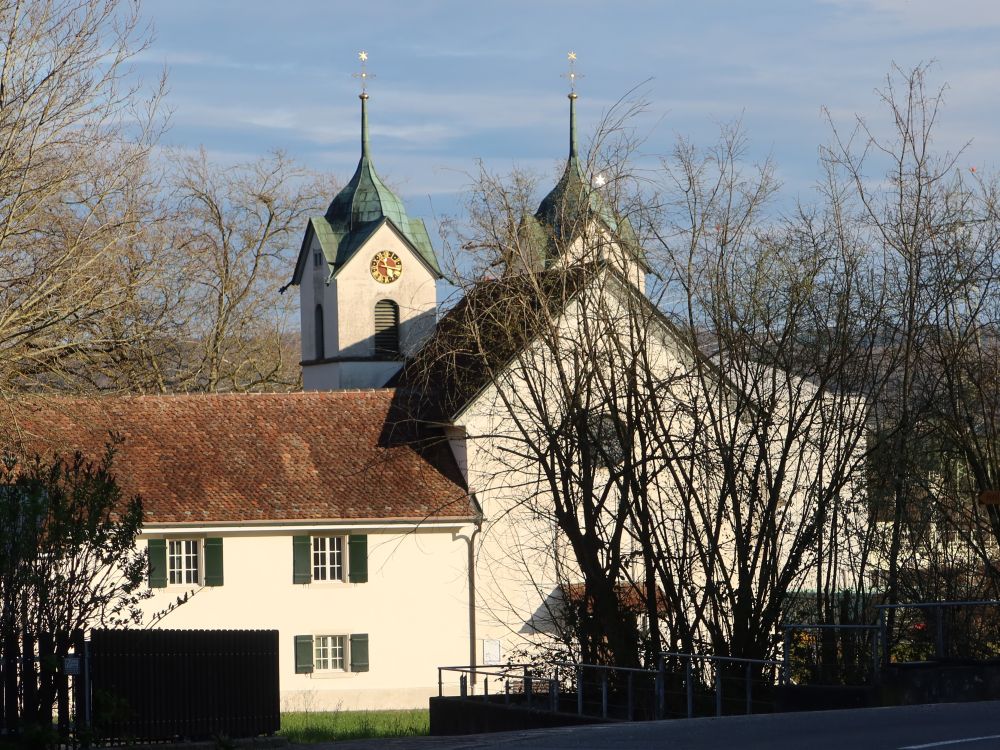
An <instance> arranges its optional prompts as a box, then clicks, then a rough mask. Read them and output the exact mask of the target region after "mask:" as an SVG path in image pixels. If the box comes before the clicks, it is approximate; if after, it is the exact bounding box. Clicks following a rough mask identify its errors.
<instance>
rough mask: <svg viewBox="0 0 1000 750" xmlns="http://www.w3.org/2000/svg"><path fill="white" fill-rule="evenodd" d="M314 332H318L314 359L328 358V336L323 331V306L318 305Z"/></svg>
mask: <svg viewBox="0 0 1000 750" xmlns="http://www.w3.org/2000/svg"><path fill="white" fill-rule="evenodd" d="M314 330H315V332H316V341H315V348H316V356H315V357H314V359H323V358H324V357H326V335H325V334H324V331H323V305H316V321H315V329H314Z"/></svg>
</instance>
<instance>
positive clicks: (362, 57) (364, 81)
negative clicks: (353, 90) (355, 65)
mask: <svg viewBox="0 0 1000 750" xmlns="http://www.w3.org/2000/svg"><path fill="white" fill-rule="evenodd" d="M358 60H359V61H360V62H361V70H360V71H359V72H357V73H355V74H354V77H355V78H359V79H361V98H362V99H367V98H368V79H369V78H374V77H375V74H374V73H369V72H368V53H367V52H366V51H365V50H361V51H360V52H358Z"/></svg>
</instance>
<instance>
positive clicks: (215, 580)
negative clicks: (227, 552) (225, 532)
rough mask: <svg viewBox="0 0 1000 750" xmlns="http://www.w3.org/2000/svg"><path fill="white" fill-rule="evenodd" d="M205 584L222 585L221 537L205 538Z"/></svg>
mask: <svg viewBox="0 0 1000 750" xmlns="http://www.w3.org/2000/svg"><path fill="white" fill-rule="evenodd" d="M205 585H206V586H221V585H222V537H209V538H207V539H206V540H205Z"/></svg>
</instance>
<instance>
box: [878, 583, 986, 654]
mask: <svg viewBox="0 0 1000 750" xmlns="http://www.w3.org/2000/svg"><path fill="white" fill-rule="evenodd" d="M998 607H1000V600H996V599H985V600H969V601H943V602H908V603H905V604H880V605H877V606H876V607H875V608H876V609H877V610H878V625H877V627H878V628H879V632H880V634H881V638H880V640H881V643H882V663H883V664H884V665H886V666H888V665H889V664H891V663H893V661H897V662H898V661H928V660H931V659H934V660H937V661H940V660H943V659H955V658H960V659H961V658H964V659H985V658H992V657H995V656H997V655H998V647H997V644H998V643H1000V618H998V617H997V611H996V609H997V608H998ZM983 609H988V610H992V611H991V612H989V613H984V612H983ZM890 612H891V613H892V620H893V628H892V630H893V632H891V633H890V632H889V619H890V617H889V613H890ZM984 615H985V616H984ZM894 656H895V657H897V658H896V659H894V658H893V657H894Z"/></svg>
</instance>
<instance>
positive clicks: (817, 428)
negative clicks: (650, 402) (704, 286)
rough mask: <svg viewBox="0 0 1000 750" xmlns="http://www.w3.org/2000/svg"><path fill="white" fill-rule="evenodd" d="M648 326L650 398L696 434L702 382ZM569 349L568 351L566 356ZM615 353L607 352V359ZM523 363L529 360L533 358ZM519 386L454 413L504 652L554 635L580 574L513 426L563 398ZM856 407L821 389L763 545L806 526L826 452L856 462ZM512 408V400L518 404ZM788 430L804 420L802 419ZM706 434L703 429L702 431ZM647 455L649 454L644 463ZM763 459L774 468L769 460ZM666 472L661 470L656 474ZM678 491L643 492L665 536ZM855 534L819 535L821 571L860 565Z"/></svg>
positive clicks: (484, 604)
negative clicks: (657, 393)
mask: <svg viewBox="0 0 1000 750" xmlns="http://www.w3.org/2000/svg"><path fill="white" fill-rule="evenodd" d="M616 283H617V282H616ZM610 289H611V287H609V288H608V289H606V290H605V292H607V293H610V291H609V290H610ZM602 309H604V310H605V311H610V314H612V315H613V314H615V313H614V312H613V311H614V310H615V303H614V302H613V300H612V301H611V302H606V303H605V304H604V306H603V308H602ZM586 314H588V310H587V309H586V306H583V307H581V306H580V305H579V304H576V305H571V306H570V307H569V308H568V309H567V312H566V314H565V316H564V320H563V322H562V324H561V327H560V338H561V341H562V345H563V346H564V347H565V349H566V352H567V355H569V354H570V353H571V352H572V351H573V350H574V349H575V348H576V347H575V346H574V341H576V338H575V337H576V336H578V335H579V334H578V333H575V331H580V330H582V328H581V325H580V321H579V317H580V316H582V315H586ZM628 320H629V316H628V315H624V314H623V315H622V316H621V318H620V321H621V323H620V324H621V325H626V326H627V325H628V322H627V321H628ZM651 326H652V330H653V331H654V332H656V333H655V334H654V335H649V336H648V337H647V338H646V342H647V347H648V349H647V351H648V354H647V355H646V356H647V357H648V363H649V366H650V367H651V368H652V370H653V371H654V372H656V373H658V376H659V380H660V382H661V383H662V384H663V388H664V389H665V390H666V392H667V393H666V396H665V397H661V399H660V401H659V403H660V404H661V407H662V408H665V409H667V410H668V411H669V412H670V413H669V415H666V416H669V419H665V420H664V423H669V424H670V425H671V430H672V431H673V432H674V433H675V434H676V436H677V440H678V441H680V442H681V444H684V441H685V440H687V439H689V438H688V436H690V435H692V434H694V433H695V432H696V430H694V424H695V423H694V421H693V420H694V419H695V418H701V419H704V420H707V419H709V418H710V416H709V412H708V411H706V410H704V409H701V410H699V411H698V412H697V414H699V415H700V416H699V417H696V416H695V412H693V411H692V409H691V404H694V403H698V400H699V399H702V398H704V390H703V386H700V385H699V381H698V379H697V378H696V376H695V370H694V368H693V360H692V359H691V354H690V353H689V352H687V351H686V350H685V349H684V348H683V347H681V346H680V345H679V344H678V343H677V342H676V341H675V340H674V339H673V338H672V337H671V336H670V335H668V334H667V333H666V329H664V328H662V327H661V326H660V325H659V324H658V323H656V322H654V321H651ZM533 357H534V358H537V360H536V361H537V365H536V366H534V369H536V370H537V371H538V372H543V371H545V370H546V368H549V369H550V370H551V365H550V364H546V359H551V355H550V354H549V353H548V352H545V351H544V350H543V348H542V347H540V346H538V345H536V346H535V347H534V348H533V349H532V350H529V352H528V353H527V354H525V355H523V356H522V357H521V362H522V363H530V362H532V358H533ZM570 359H571V357H570V356H567V358H566V361H567V362H568V361H569V360H570ZM613 359H614V358H613V357H609V361H613ZM518 366H519V365H517V364H515V365H514V370H513V372H516V369H517V367H518ZM527 366H528V367H532V365H530V364H528V365H527ZM564 366H565V362H564ZM570 380H572V377H570ZM774 385H775V388H776V389H777V390H778V392H779V393H784V394H790V393H795V392H796V390H797V389H801V393H802V395H801V397H802V398H804V399H808V398H811V397H812V395H813V394H811V392H810V391H809V389H810V388H813V386H812V385H811V384H810V383H808V382H804V381H794V382H792V383H790V382H789V381H786V380H783V379H781V378H776V379H775V381H774ZM730 387H733V385H731V384H724V383H720V384H719V390H718V393H719V394H725V393H726V390H727V389H728V388H730ZM499 388H506V389H507V398H506V403H505V399H504V398H502V397H501V394H500V393H499V392H498V389H499ZM527 391H528V387H527V385H526V384H525V383H520V384H519V383H518V377H517V375H516V374H514V375H512V376H511V377H510V378H507V379H504V378H503V377H501V378H500V379H499V382H497V383H495V384H494V385H493V386H491V387H490V388H488V389H486V391H484V392H483V393H482V394H481V395H480V396H479V397H478V398H477V399H476V400H475V402H474V403H473V404H472V405H471V406H470V407H469V408H468V409H466V411H465V412H464V413H463V414H462V415H460V417H459V419H458V420H457V421H458V422H459V423H460V424H461V426H462V427H464V429H465V431H466V433H467V436H468V437H467V440H466V446H465V454H466V460H467V465H468V481H469V486H470V487H471V488H472V489H473V490H474V491H475V492H476V496H477V498H478V500H479V502H480V504H481V505H482V507H483V512H484V523H483V531H482V534H481V536H480V543H479V545H478V548H477V571H478V573H477V575H478V580H477V597H478V610H477V614H478V618H479V619H478V624H477V636H478V637H479V638H481V639H483V640H494V639H495V640H500V641H501V642H502V648H503V652H504V654H507V655H509V654H510V652H511V651H512V650H513V649H517V648H524V647H526V646H529V645H530V644H531V643H534V642H538V641H542V640H545V639H546V638H550V637H551V636H552V635H554V634H555V629H553V628H551V627H549V625H550V623H546V622H545V619H546V616H547V615H550V614H551V613H552V612H553V610H556V611H557V610H558V607H559V604H560V602H559V601H558V598H557V597H556V596H554V595H556V594H557V592H558V585H559V583H560V582H562V583H574V582H578V581H580V580H582V578H581V577H580V576H579V574H578V573H576V572H575V571H576V566H575V563H574V561H573V556H572V554H571V553H570V551H569V550H567V549H565V541H560V540H561V539H562V535H561V534H560V532H559V531H558V530H557V529H556V528H555V524H554V522H553V521H552V520H551V515H550V513H549V512H548V508H550V507H551V503H552V500H551V498H549V496H548V494H547V485H546V480H545V477H543V476H541V475H540V473H539V467H538V466H537V465H535V464H532V462H531V461H530V460H527V459H524V458H521V457H520V456H521V455H523V454H524V453H525V452H526V450H525V447H526V446H525V437H524V436H523V435H522V434H521V433H520V431H519V430H518V429H517V427H516V426H515V417H516V418H517V419H522V420H524V421H525V422H526V423H527V424H531V423H532V419H533V416H532V414H531V413H530V410H531V405H532V404H533V403H538V402H541V403H552V404H558V403H559V399H560V398H561V396H560V394H558V393H555V392H554V393H553V394H551V399H548V398H538V394H537V392H536V393H535V398H534V399H532V398H530V397H528V393H527ZM536 391H537V386H536ZM719 397H720V398H724V397H725V396H724V395H720V396H719ZM511 403H514V404H518V403H520V404H521V405H522V407H520V408H522V409H523V413H520V414H514V413H512V406H511ZM671 404H675V406H671ZM862 406H863V404H859V403H858V400H857V398H856V397H852V396H839V395H834V396H828V397H826V398H825V399H824V400H823V401H822V402H821V403H820V406H819V407H818V410H819V411H820V414H819V415H817V417H816V418H815V422H814V424H813V427H812V429H811V430H810V431H808V432H807V433H806V434H805V435H801V436H799V437H798V438H796V441H795V443H794V445H793V447H792V449H791V451H790V463H791V465H792V466H791V467H789V466H788V465H786V466H785V467H784V470H786V471H788V470H794V471H795V472H797V476H796V481H794V482H791V483H789V484H788V486H787V487H786V488H785V489H786V494H785V496H784V497H785V499H784V503H785V505H784V508H785V510H784V512H783V513H781V514H780V515H779V522H780V523H782V524H784V525H783V526H782V527H781V529H780V530H779V537H778V538H776V539H775V540H774V545H773V547H772V553H773V554H774V555H776V556H777V559H778V560H781V561H783V560H786V559H788V556H789V555H790V553H791V545H792V542H793V540H794V538H795V535H796V530H797V529H799V528H801V527H802V526H803V524H804V523H805V522H806V520H807V517H808V516H809V515H810V514H814V513H816V512H817V508H818V506H817V503H818V502H819V500H818V499H817V497H816V487H815V485H816V483H817V482H818V481H820V479H819V478H820V477H821V476H823V475H824V473H826V474H828V473H829V469H830V468H831V467H832V464H833V463H834V462H837V461H840V460H843V459H844V458H845V455H844V454H845V452H847V453H850V455H849V456H847V457H846V460H848V461H853V462H860V456H861V454H862V453H863V449H864V445H863V444H851V443H850V441H849V440H848V439H847V436H846V434H844V433H846V432H848V430H845V429H844V427H845V426H847V425H851V424H855V425H856V424H859V423H858V422H852V421H851V420H854V419H857V418H858V417H859V416H861V417H862V418H863V408H861V407H862ZM518 408H519V407H517V406H514V407H513V409H514V410H515V411H516V410H517V409H518ZM789 409H790V405H789V404H788V403H783V402H782V400H781V399H780V398H779V400H778V402H777V406H776V409H775V413H774V414H773V417H774V419H775V422H776V423H777V425H778V427H777V428H776V429H775V432H774V436H773V441H774V454H773V455H774V456H775V459H774V460H775V464H776V463H777V460H778V459H777V456H778V455H780V451H781V449H782V446H781V445H780V441H781V430H780V425H781V423H782V421H783V420H784V421H787V420H788V411H789ZM719 413H721V414H722V415H723V416H722V417H721V418H724V419H725V418H726V417H725V416H724V415H726V414H727V413H728V414H731V413H732V412H731V410H726V409H725V408H722V409H721V410H719ZM543 419H544V418H543ZM706 424H707V423H706ZM731 427H732V429H736V430H737V431H738V430H739V429H741V428H740V425H739V424H738V423H737V424H735V425H732V426H731ZM727 429H728V428H727ZM748 429H749V427H748ZM796 429H801V426H799V427H797V428H796ZM708 434H711V430H709V431H708ZM505 436H507V437H505ZM862 442H863V441H862ZM820 446H821V447H820ZM708 447H710V446H708ZM655 463H656V461H655V457H654V459H653V464H654V465H655ZM708 463H710V462H708ZM772 468H773V469H777V466H776V465H775V466H773V467H772ZM821 469H825V471H821ZM663 476H664V477H666V476H668V474H667V473H666V472H664V473H663ZM719 480H720V477H719V476H717V475H713V474H712V472H711V470H710V467H709V465H708V464H706V466H705V467H704V470H702V471H696V472H694V473H693V474H692V475H691V477H690V481H691V482H692V485H691V486H690V488H688V489H689V490H690V491H692V492H695V493H696V494H697V495H699V496H701V497H702V498H704V499H705V501H707V502H711V498H712V497H713V488H714V496H715V497H718V496H720V492H721V490H720V488H719V486H718V485H719ZM683 492H684V488H683V487H682V486H675V485H674V484H673V482H671V481H670V480H669V479H664V482H663V486H662V487H661V488H659V489H657V490H656V491H655V493H654V494H653V495H652V496H651V506H652V507H653V508H654V509H658V510H657V511H656V512H657V513H660V514H661V517H660V518H658V523H659V524H660V527H662V528H663V529H664V530H665V532H664V533H665V534H667V535H668V536H669V535H670V534H671V533H673V534H675V535H676V536H677V538H678V539H680V538H681V537H682V535H684V534H685V524H686V523H688V522H686V521H684V520H683V519H684V516H683V514H681V515H677V514H676V513H675V511H677V510H678V509H680V508H681V507H683V503H682V502H681V501H680V500H679V498H680V495H681V494H682V493H683ZM850 493H851V489H850V488H845V490H844V497H843V498H842V500H843V502H842V504H841V508H840V511H839V512H840V518H839V522H840V523H841V524H842V527H843V526H845V525H846V524H848V523H852V524H855V525H856V526H857V525H860V524H862V523H864V519H865V518H866V515H865V512H866V509H865V507H864V503H863V502H862V500H863V498H855V497H851V496H850ZM670 529H674V530H673V531H670ZM761 533H763V531H761ZM726 536H727V539H725V540H716V543H717V544H720V545H731V544H732V543H733V540H732V539H731V538H729V535H728V532H727V535H726ZM855 540H856V539H855V537H852V536H851V535H846V536H844V537H842V538H840V539H837V540H827V543H828V544H829V543H836V544H842V545H843V553H842V554H841V555H839V556H838V558H837V566H836V568H835V569H831V570H830V574H831V575H833V576H834V577H835V579H836V580H837V581H838V585H843V586H847V585H848V584H849V583H850V582H851V573H852V571H853V570H855V569H856V568H857V567H858V563H859V559H860V558H859V554H860V553H859V551H858V549H856V546H857V545H856V544H855V543H854V542H855ZM626 551H627V550H626ZM722 554H723V555H724V556H728V558H729V559H731V560H732V559H735V558H734V552H733V551H732V550H730V551H726V550H725V549H723V550H722ZM730 570H731V572H732V575H733V581H734V582H735V580H736V578H735V576H736V574H737V571H736V570H735V569H734V568H733V567H731V568H730ZM691 575H692V583H693V584H694V586H695V587H697V586H698V585H699V583H701V582H704V572H703V571H698V570H695V571H693V572H692V574H691ZM807 583H808V582H807V581H805V580H804V579H803V580H801V581H799V582H797V583H796V584H795V585H796V586H799V585H801V586H806V585H807ZM793 590H794V586H793ZM503 658H506V656H504V657H503Z"/></svg>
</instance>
